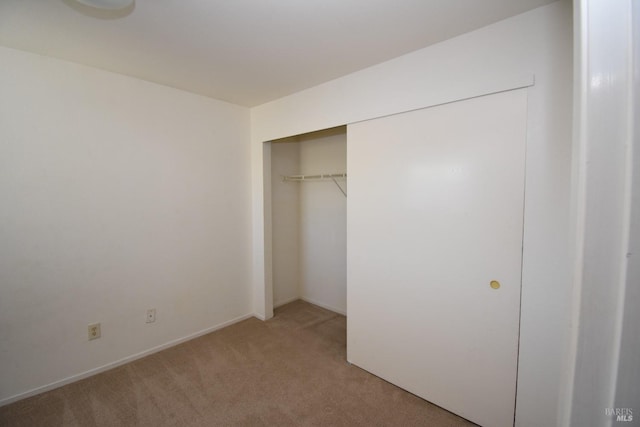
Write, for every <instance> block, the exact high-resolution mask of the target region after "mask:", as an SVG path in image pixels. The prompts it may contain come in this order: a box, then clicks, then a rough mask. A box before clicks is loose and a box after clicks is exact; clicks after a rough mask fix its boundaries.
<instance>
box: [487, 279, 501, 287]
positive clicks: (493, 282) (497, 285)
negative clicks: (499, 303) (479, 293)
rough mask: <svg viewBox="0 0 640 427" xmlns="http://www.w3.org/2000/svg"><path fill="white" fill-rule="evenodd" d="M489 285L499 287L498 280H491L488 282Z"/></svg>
mask: <svg viewBox="0 0 640 427" xmlns="http://www.w3.org/2000/svg"><path fill="white" fill-rule="evenodd" d="M489 286H491V289H500V282H498V281H497V280H492V281H491V282H490V283H489Z"/></svg>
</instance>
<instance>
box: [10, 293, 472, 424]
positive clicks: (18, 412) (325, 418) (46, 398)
mask: <svg viewBox="0 0 640 427" xmlns="http://www.w3.org/2000/svg"><path fill="white" fill-rule="evenodd" d="M0 425H2V426H29V427H33V426H47V427H49V426H82V427H87V426H154V427H155V426H224V425H239V426H293V425H309V426H469V425H473V424H471V423H469V422H468V421H466V420H464V419H462V418H459V417H457V416H455V415H453V414H451V413H449V412H447V411H445V410H443V409H441V408H439V407H437V406H435V405H432V404H430V403H428V402H426V401H424V400H422V399H420V398H418V397H416V396H414V395H412V394H410V393H407V392H405V391H403V390H401V389H400V388H398V387H396V386H394V385H391V384H389V383H387V382H385V381H383V380H381V379H380V378H377V377H375V376H374V375H371V374H369V373H367V372H365V371H363V370H362V369H359V368H357V367H355V366H351V365H349V364H348V363H347V362H346V319H345V317H344V316H341V315H338V314H335V313H332V312H330V311H327V310H324V309H322V308H319V307H316V306H314V305H311V304H308V303H305V302H302V301H296V302H293V303H291V304H287V305H285V306H283V307H281V308H279V309H278V310H276V315H275V317H274V318H273V319H271V320H269V321H267V322H262V321H260V320H257V319H253V318H252V319H248V320H245V321H243V322H240V323H237V324H235V325H232V326H229V327H227V328H225V329H221V330H219V331H216V332H213V333H211V334H208V335H205V336H203V337H200V338H196V339H194V340H191V341H189V342H186V343H184V344H181V345H178V346H176V347H173V348H170V349H168V350H164V351H162V352H159V353H156V354H153V355H151V356H148V357H145V358H143V359H140V360H137V361H134V362H132V363H129V364H127V365H123V366H121V367H118V368H115V369H112V370H110V371H108V372H104V373H102V374H98V375H95V376H93V377H91V378H87V379H84V380H81V381H78V382H75V383H73V384H69V385H66V386H64V387H61V388H58V389H56V390H52V391H50V392H47V393H43V394H40V395H38V396H34V397H31V398H28V399H24V400H22V401H19V402H16V403H13V404H11V405H7V406H4V407H2V408H0Z"/></svg>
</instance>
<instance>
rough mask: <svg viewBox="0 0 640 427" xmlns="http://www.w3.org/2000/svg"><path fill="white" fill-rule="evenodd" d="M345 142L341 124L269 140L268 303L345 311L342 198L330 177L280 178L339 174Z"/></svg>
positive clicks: (342, 170)
mask: <svg viewBox="0 0 640 427" xmlns="http://www.w3.org/2000/svg"><path fill="white" fill-rule="evenodd" d="M346 147H347V134H346V128H345V127H339V128H334V129H329V130H325V131H319V132H313V133H310V134H304V135H299V136H295V137H291V138H286V139H282V140H277V141H273V142H272V143H271V198H272V203H271V205H272V233H273V236H272V272H273V273H272V274H273V304H274V307H278V306H280V305H283V304H286V303H288V302H290V301H294V300H296V299H303V300H305V301H308V302H311V303H313V304H316V305H319V306H321V307H325V308H328V309H330V310H332V311H335V312H338V313H342V314H346V311H347V298H346V289H347V275H346V247H347V241H346V236H347V231H346V216H347V199H346V197H345V195H344V194H343V193H342V192H341V191H340V189H339V188H338V187H337V186H336V184H335V183H334V182H333V181H332V180H310V181H304V182H290V181H289V182H286V181H283V176H290V175H318V174H331V173H345V172H346V167H347V155H346ZM338 184H340V187H342V189H343V190H344V191H345V192H347V193H348V188H347V181H346V180H344V179H339V180H338Z"/></svg>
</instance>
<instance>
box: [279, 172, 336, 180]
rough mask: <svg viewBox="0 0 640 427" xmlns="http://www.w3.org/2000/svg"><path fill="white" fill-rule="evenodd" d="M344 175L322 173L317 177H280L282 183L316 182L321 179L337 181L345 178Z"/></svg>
mask: <svg viewBox="0 0 640 427" xmlns="http://www.w3.org/2000/svg"><path fill="white" fill-rule="evenodd" d="M346 177H347V174H346V173H323V174H318V175H286V176H283V177H282V180H283V181H317V180H321V179H331V180H333V179H337V178H346Z"/></svg>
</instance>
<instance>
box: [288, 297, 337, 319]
mask: <svg viewBox="0 0 640 427" xmlns="http://www.w3.org/2000/svg"><path fill="white" fill-rule="evenodd" d="M300 299H301V300H302V301H306V302H308V303H310V304H313V305H317V306H318V307H322V308H324V309H327V310H329V311H333V312H334V313H338V314H342V315H343V316H346V315H347V312H346V311H344V310H340V309H338V308H335V307H331V306H330V305H327V304H324V303H321V302H318V301H314V300H312V299H311V298H307V297H300Z"/></svg>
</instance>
